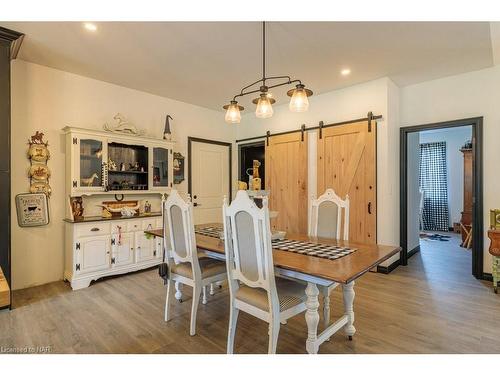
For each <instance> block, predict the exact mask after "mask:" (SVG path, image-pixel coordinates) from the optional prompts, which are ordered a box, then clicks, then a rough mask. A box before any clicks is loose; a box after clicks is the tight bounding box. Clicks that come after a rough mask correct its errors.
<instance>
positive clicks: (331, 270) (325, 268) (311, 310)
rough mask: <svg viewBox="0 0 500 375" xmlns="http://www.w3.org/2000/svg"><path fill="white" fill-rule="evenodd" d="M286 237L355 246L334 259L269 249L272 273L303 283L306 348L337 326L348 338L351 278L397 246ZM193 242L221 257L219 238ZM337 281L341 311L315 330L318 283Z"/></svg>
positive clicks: (326, 284)
mask: <svg viewBox="0 0 500 375" xmlns="http://www.w3.org/2000/svg"><path fill="white" fill-rule="evenodd" d="M204 226H208V227H214V226H220V227H221V228H222V224H220V223H215V224H214V223H210V224H203V225H199V226H197V228H203V227H204ZM221 230H222V229H221ZM145 233H147V234H149V235H152V236H155V237H163V229H156V230H146V231H145ZM286 238H287V239H290V240H298V241H307V242H312V243H319V244H326V245H336V246H341V247H349V248H351V249H355V251H354V252H353V253H351V254H349V255H346V256H343V257H341V258H339V259H335V260H330V259H324V258H319V257H315V256H311V255H304V254H298V253H294V252H289V251H286V250H277V249H273V262H274V266H275V273H276V276H281V277H286V278H291V279H295V280H299V281H302V282H304V283H305V284H307V286H306V288H305V294H306V297H307V299H306V307H307V310H306V313H305V319H306V323H307V331H308V334H307V340H306V350H307V352H308V353H310V354H314V353H317V352H318V349H319V346H320V345H321V344H322V343H323V342H325V341H326V340H328V339H329V338H330V337H331V336H332V335H333V334H334V333H336V332H337V331H339V330H340V329H341V328H344V331H345V333H346V335H347V336H348V337H349V339H351V338H352V336H353V335H354V333H355V332H356V329H355V328H354V296H355V293H354V283H355V280H356V279H358V278H359V277H360V276H362V275H363V274H365V273H366V272H368V271H370V270H371V269H372V268H374V267H376V266H377V265H379V264H380V263H382V262H384V261H385V260H387V259H389V258H390V257H392V256H393V255H395V254H397V253H398V252H400V251H401V248H400V247H397V246H386V245H377V244H363V243H351V242H347V241H342V240H334V239H328V238H320V237H310V236H307V235H304V234H287V235H286ZM196 245H197V248H198V251H200V252H203V253H205V254H206V255H207V256H210V257H213V258H217V259H225V256H224V250H225V249H224V241H223V240H221V239H219V238H214V237H211V236H207V235H202V234H199V233H197V234H196ZM337 285H341V286H342V292H343V300H344V315H343V316H342V317H341V318H340V319H338V320H336V321H335V322H333V323H332V324H329V322H327V324H326V325H325V328H324V330H323V331H322V332H321V333H318V325H319V321H320V316H319V312H318V308H319V305H320V304H319V300H318V295H319V289H318V286H319V287H320V288H321V287H330V289H331V287H334V286H337ZM179 293H180V291H179ZM177 297H178V296H177Z"/></svg>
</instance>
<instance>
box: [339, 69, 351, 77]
mask: <svg viewBox="0 0 500 375" xmlns="http://www.w3.org/2000/svg"><path fill="white" fill-rule="evenodd" d="M340 74H342V75H343V76H348V75H349V74H351V69H349V68H345V69H342V70H341V71H340Z"/></svg>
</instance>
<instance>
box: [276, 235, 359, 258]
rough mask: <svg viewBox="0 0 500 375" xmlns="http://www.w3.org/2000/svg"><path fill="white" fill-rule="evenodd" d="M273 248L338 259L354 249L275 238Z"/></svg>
mask: <svg viewBox="0 0 500 375" xmlns="http://www.w3.org/2000/svg"><path fill="white" fill-rule="evenodd" d="M272 246H273V249H276V250H285V251H290V252H292V253H298V254H303V255H309V256H313V257H318V258H323V259H331V260H333V259H339V258H342V257H344V256H346V255H349V254H352V253H353V252H355V251H356V249H352V248H350V247H344V246H335V245H326V244H320V243H313V242H306V241H297V240H286V239H285V240H275V241H273V242H272Z"/></svg>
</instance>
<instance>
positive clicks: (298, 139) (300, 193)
mask: <svg viewBox="0 0 500 375" xmlns="http://www.w3.org/2000/svg"><path fill="white" fill-rule="evenodd" d="M266 190H268V191H269V208H270V210H272V211H278V217H277V218H275V219H272V220H271V227H272V228H273V229H278V230H285V231H287V232H288V233H307V207H308V203H307V133H304V134H302V133H292V134H285V135H279V136H274V137H270V138H269V145H266Z"/></svg>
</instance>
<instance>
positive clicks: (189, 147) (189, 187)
mask: <svg viewBox="0 0 500 375" xmlns="http://www.w3.org/2000/svg"><path fill="white" fill-rule="evenodd" d="M193 142H198V143H208V144H212V145H219V146H226V147H229V197H228V199H229V202H231V200H232V197H233V189H232V186H233V144H232V143H229V142H222V141H215V140H213V139H205V138H197V137H188V194H189V195H190V196H192V191H191V187H192V185H191V181H192V180H191V156H192V149H191V147H192V146H191V145H192V143H193ZM221 206H222V204H221Z"/></svg>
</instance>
